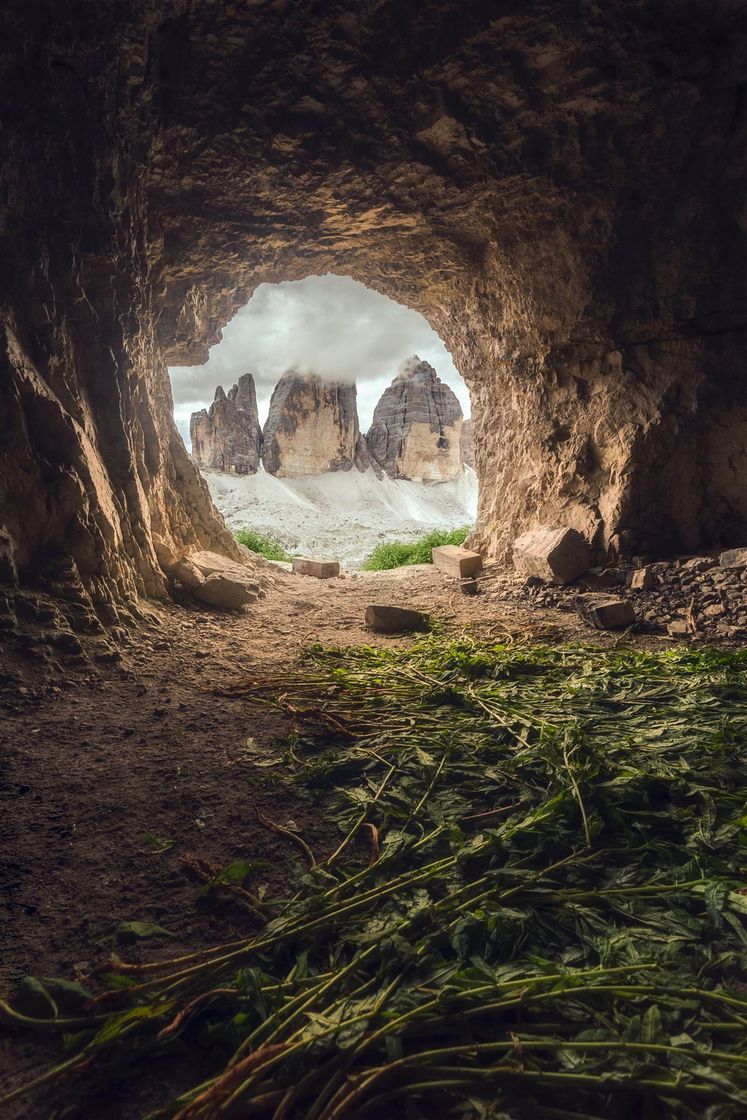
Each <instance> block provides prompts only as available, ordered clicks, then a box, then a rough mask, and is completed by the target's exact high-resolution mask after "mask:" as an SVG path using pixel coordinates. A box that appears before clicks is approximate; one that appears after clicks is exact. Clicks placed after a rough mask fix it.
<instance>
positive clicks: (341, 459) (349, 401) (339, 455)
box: [262, 370, 370, 478]
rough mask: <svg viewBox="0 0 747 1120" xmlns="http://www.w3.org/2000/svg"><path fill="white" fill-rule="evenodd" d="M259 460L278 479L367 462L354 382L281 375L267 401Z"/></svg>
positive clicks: (360, 466)
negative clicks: (268, 409) (266, 414)
mask: <svg viewBox="0 0 747 1120" xmlns="http://www.w3.org/2000/svg"><path fill="white" fill-rule="evenodd" d="M262 462H263V464H264V468H265V470H266V471H268V472H269V474H274V475H277V476H279V477H281V478H282V477H286V478H297V477H299V476H300V475H310V474H324V473H326V472H327V471H349V470H350V469H351V467H353V466H356V467H357V468H358V469H359V470H365V469H366V468H367V467H368V466H370V459H369V456H368V453H367V451H366V445H365V441H364V439H363V437H362V436H361V433H360V428H359V425H358V404H357V390H356V387H355V385H354V384H353V383H347V382H343V381H325V380H323V379H322V378H321V377H320V376H319V375H318V374H316V373H299V372H298V371H296V370H289V371H288V372H287V373H284V374H283V376H282V377H281V378H280V381H279V382H278V383H277V385H276V386H275V388H274V390H273V393H272V397H271V399H270V411H269V413H268V416H267V423H266V424H265V427H264V441H263V446H262Z"/></svg>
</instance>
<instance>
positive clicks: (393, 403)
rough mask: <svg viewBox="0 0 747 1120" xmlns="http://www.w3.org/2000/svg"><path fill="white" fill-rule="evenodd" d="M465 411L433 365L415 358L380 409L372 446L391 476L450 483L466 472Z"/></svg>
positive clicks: (371, 431) (368, 440) (373, 427)
mask: <svg viewBox="0 0 747 1120" xmlns="http://www.w3.org/2000/svg"><path fill="white" fill-rule="evenodd" d="M461 434H462V409H461V406H460V404H459V401H458V399H457V397H456V395H455V394H454V393H453V392H452V390H451V389H450V388H449V386H448V385H446V384H445V383H444V382H443V381H441V379H440V377H439V376H438V374H437V373H436V371H435V369H434V368H433V366H431V365H429V364H428V362H424V361H421V359H420V358H419V357H418V356H417V355H415V356H414V357H412V358H408V359H407V361H405V362H403V363H402V365H401V366H400V369H399V373H398V374H397V376H396V377H395V379H394V381H392V383H391V385H390V386H389V388H388V389H385V391H384V393H383V395H382V397H381V400H380V401H379V403H378V404H377V405H376V408H375V409H374V414H373V420H372V422H371V427H370V428H369V429H368V432H367V433H366V444H367V445H368V450H369V452H370V454H371V458H372V459H373V461H374V463H376V464H378V466H379V468H380V469H381V470H383V471H384V473H385V474H388V475H389V477H390V478H409V479H413V480H414V481H416V482H445V481H446V480H447V479H450V478H456V477H457V476H458V475H459V474H461V471H462V451H461Z"/></svg>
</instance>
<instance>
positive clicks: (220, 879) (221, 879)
mask: <svg viewBox="0 0 747 1120" xmlns="http://www.w3.org/2000/svg"><path fill="white" fill-rule="evenodd" d="M269 867H270V864H269V863H268V861H267V860H266V859H237V860H235V861H234V862H233V863H229V865H228V867H224V868H223V870H222V871H221V872H220V874H219V875H216V877H215V879H214V880H213V882H212V884H210V885H211V886H218V885H219V884H221V883H242V882H243V881H244V879H247V878H248V877H249V876H250V875H253V874H254V873H255V872H257V871H267V870H268V868H269Z"/></svg>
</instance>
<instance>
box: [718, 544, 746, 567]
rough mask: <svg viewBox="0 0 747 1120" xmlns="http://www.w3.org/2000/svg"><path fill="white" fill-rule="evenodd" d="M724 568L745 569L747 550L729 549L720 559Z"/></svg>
mask: <svg viewBox="0 0 747 1120" xmlns="http://www.w3.org/2000/svg"><path fill="white" fill-rule="evenodd" d="M718 562H719V564H720V565H721V567H722V568H744V567H745V566H746V565H747V548H728V549H727V550H726V552H722V553H721V555H720V556H719V558H718Z"/></svg>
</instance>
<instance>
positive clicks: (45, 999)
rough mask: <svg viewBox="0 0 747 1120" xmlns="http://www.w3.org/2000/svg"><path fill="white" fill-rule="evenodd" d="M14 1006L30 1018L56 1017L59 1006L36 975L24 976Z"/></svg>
mask: <svg viewBox="0 0 747 1120" xmlns="http://www.w3.org/2000/svg"><path fill="white" fill-rule="evenodd" d="M13 1006H14V1007H15V1009H16V1010H17V1011H20V1013H21V1014H22V1015H28V1017H29V1018H30V1019H56V1018H57V1015H58V1007H57V1004H56V1003H55V1001H54V999H53V998H52V996H51V995H50V993H49V992H48V990H47V988H46V987H45V985H44V984H42V982H41V980H37V978H36V977H35V976H24V978H23V980H22V981H21V983H20V984H19V985H18V991H17V993H16V997H15V999H14V1001H13Z"/></svg>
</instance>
